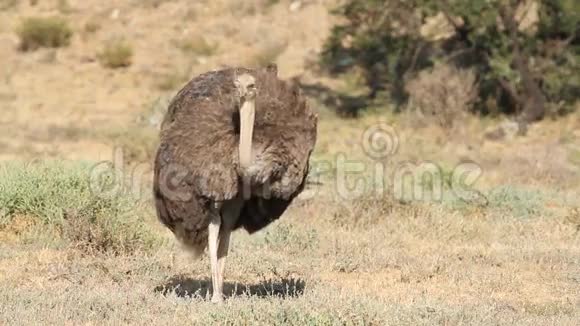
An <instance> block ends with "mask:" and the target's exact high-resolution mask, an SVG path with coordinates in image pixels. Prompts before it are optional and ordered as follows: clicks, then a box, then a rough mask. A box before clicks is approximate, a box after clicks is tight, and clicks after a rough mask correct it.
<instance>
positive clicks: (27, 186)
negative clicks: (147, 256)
mask: <svg viewBox="0 0 580 326" xmlns="http://www.w3.org/2000/svg"><path fill="white" fill-rule="evenodd" d="M91 169H92V165H91V164H89V163H78V162H77V163H64V162H56V161H55V162H52V161H47V162H37V163H30V164H26V163H21V162H8V163H4V164H2V165H0V207H2V212H1V214H0V230H2V229H4V228H7V227H9V226H10V224H11V223H12V222H14V221H16V220H18V218H19V217H23V216H24V217H28V218H32V219H34V221H35V223H32V224H35V225H36V226H39V229H37V230H35V231H36V232H40V233H45V234H50V235H53V234H57V235H60V236H61V238H62V239H57V240H64V242H65V243H69V244H70V245H72V246H74V247H79V248H81V249H84V250H85V251H88V252H94V251H96V252H109V253H114V254H123V253H131V252H134V251H139V250H147V249H150V248H152V247H153V246H154V245H155V243H156V242H157V240H156V238H155V236H154V234H153V233H152V232H151V230H150V229H149V228H148V227H147V225H146V224H145V221H144V219H143V216H144V215H146V214H145V209H144V206H143V204H142V203H140V202H139V201H138V198H135V197H134V196H132V195H130V194H122V193H121V194H118V195H116V196H99V195H98V194H96V193H94V192H93V191H92V190H91V184H90V182H91V180H90V172H91ZM93 181H95V180H93ZM99 181H101V182H104V184H108V185H110V182H111V181H112V179H111V177H110V175H106V177H105V179H103V180H100V179H99ZM93 189H95V188H94V187H93Z"/></svg>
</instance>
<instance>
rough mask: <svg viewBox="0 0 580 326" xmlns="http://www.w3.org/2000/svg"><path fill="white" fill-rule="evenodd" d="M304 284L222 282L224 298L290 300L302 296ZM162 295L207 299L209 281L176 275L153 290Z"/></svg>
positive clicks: (295, 281)
mask: <svg viewBox="0 0 580 326" xmlns="http://www.w3.org/2000/svg"><path fill="white" fill-rule="evenodd" d="M305 287H306V283H305V282H304V281H303V280H302V279H295V278H282V279H277V280H272V279H270V280H265V281H262V282H260V283H256V284H243V283H231V282H224V296H225V297H226V298H230V297H235V296H257V297H261V298H264V297H279V298H292V297H299V296H301V295H303V294H304V288H305ZM154 291H155V292H157V293H162V294H163V295H167V294H171V293H175V295H177V296H178V297H201V298H209V295H210V294H211V279H204V280H198V279H193V278H190V277H187V276H184V275H177V276H174V277H172V278H170V279H169V280H167V281H166V282H165V283H164V284H161V285H158V286H156V287H155V289H154Z"/></svg>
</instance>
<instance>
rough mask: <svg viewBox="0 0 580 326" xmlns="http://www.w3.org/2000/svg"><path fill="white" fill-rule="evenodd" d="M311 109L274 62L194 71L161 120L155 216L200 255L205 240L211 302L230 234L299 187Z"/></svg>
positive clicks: (260, 219)
mask: <svg viewBox="0 0 580 326" xmlns="http://www.w3.org/2000/svg"><path fill="white" fill-rule="evenodd" d="M316 127H317V116H316V114H315V113H314V112H313V111H312V110H311V108H310V107H309V106H308V105H307V103H306V100H305V98H304V96H303V95H302V94H301V92H300V90H299V89H298V87H297V86H293V85H290V84H288V83H287V82H285V81H282V80H280V79H279V78H278V76H277V68H276V66H275V65H270V66H268V67H266V68H261V69H246V68H227V69H223V70H218V71H212V72H208V73H205V74H202V75H200V76H198V77H196V78H194V79H193V80H191V81H190V82H189V83H188V84H187V85H186V86H185V87H184V88H183V89H182V90H181V91H180V92H179V93H178V94H177V95H176V96H175V98H174V99H173V100H172V102H171V104H170V105H169V108H168V112H167V114H166V116H165V118H164V120H163V123H162V126H161V132H160V145H159V148H158V150H157V155H156V158H155V168H154V187H153V188H154V189H153V190H154V198H155V206H156V209H157V215H158V218H159V220H160V221H161V222H162V223H163V224H164V225H165V226H166V227H168V228H169V229H170V230H171V231H172V232H173V233H174V235H175V236H176V238H177V239H179V240H180V242H181V243H183V244H184V245H185V246H186V247H188V248H190V249H192V250H193V251H194V253H196V254H197V255H199V254H201V253H202V252H203V251H204V250H205V248H206V246H207V247H208V251H209V257H210V263H211V278H212V291H213V293H212V302H217V303H219V302H222V301H223V277H224V270H225V260H226V256H227V254H228V248H229V243H230V235H231V233H232V231H233V230H236V229H238V228H243V229H245V230H247V231H248V232H249V233H254V232H256V231H258V230H261V229H262V228H264V227H266V226H267V225H268V224H270V223H271V222H273V221H274V220H276V219H278V218H279V217H280V216H281V215H282V213H283V212H284V211H285V210H286V208H287V207H288V205H289V204H290V203H291V202H292V200H293V199H294V198H295V197H296V196H297V195H298V194H299V193H300V192H301V191H302V189H303V188H304V185H305V180H306V176H307V174H308V169H309V165H308V161H309V158H310V154H311V153H312V150H313V148H314V144H315V142H316Z"/></svg>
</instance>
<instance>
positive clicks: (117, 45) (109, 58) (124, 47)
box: [97, 40, 133, 69]
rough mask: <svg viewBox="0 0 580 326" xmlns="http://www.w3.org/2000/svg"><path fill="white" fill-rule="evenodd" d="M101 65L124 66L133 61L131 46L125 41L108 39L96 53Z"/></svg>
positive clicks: (109, 66) (107, 66) (112, 67)
mask: <svg viewBox="0 0 580 326" xmlns="http://www.w3.org/2000/svg"><path fill="white" fill-rule="evenodd" d="M97 57H98V58H99V61H100V62H101V64H102V65H103V67H106V68H111V69H117V68H126V67H129V66H130V65H131V63H132V62H133V47H132V46H131V44H129V43H128V42H127V41H124V40H115V41H109V42H107V43H106V44H105V46H104V47H103V50H102V51H101V52H99V54H98V55H97Z"/></svg>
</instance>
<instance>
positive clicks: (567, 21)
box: [321, 0, 580, 123]
mask: <svg viewBox="0 0 580 326" xmlns="http://www.w3.org/2000/svg"><path fill="white" fill-rule="evenodd" d="M335 13H336V14H337V15H339V16H341V18H344V19H342V20H340V21H341V23H339V24H338V25H337V26H335V27H334V28H333V30H332V32H331V34H330V36H329V38H328V39H327V41H326V43H325V46H324V49H323V51H322V54H321V64H322V66H323V67H325V68H326V69H328V70H329V71H330V72H332V73H335V74H349V73H353V72H356V73H358V74H360V75H361V76H362V78H361V79H362V80H363V81H364V85H363V86H365V87H366V88H367V89H368V97H369V98H370V99H373V100H376V101H379V102H384V101H385V100H386V101H391V100H394V101H395V102H396V103H397V104H399V105H400V104H405V103H406V102H407V100H408V93H407V92H406V90H405V83H406V81H407V80H408V79H412V78H410V77H413V76H415V75H417V74H418V73H420V72H421V71H423V70H425V69H430V68H431V67H433V66H434V65H435V64H437V63H448V64H452V65H454V66H456V67H458V68H469V69H471V70H472V71H473V72H474V73H475V74H476V77H477V95H478V97H477V101H476V103H474V104H475V109H476V110H477V111H479V112H482V113H492V114H497V113H507V114H518V115H519V116H520V118H521V119H522V121H523V122H526V123H527V122H531V121H535V120H538V119H541V118H542V117H544V116H545V115H547V114H550V113H564V112H567V111H570V110H572V108H573V105H574V103H575V102H576V101H578V100H579V99H580V95H579V94H580V77H578V74H577V73H574V72H575V71H578V69H579V68H580V67H579V66H578V65H579V63H580V38H579V37H578V30H579V28H580V2H578V1H575V0H541V1H511V2H509V1H501V0H474V1H463V0H446V1H440V0H410V1H407V0H405V1H403V0H395V1H374V0H373V1H365V0H348V1H346V2H345V3H344V4H343V5H341V6H340V7H339V8H338V9H337V10H336V11H335ZM399 107H400V106H399Z"/></svg>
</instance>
